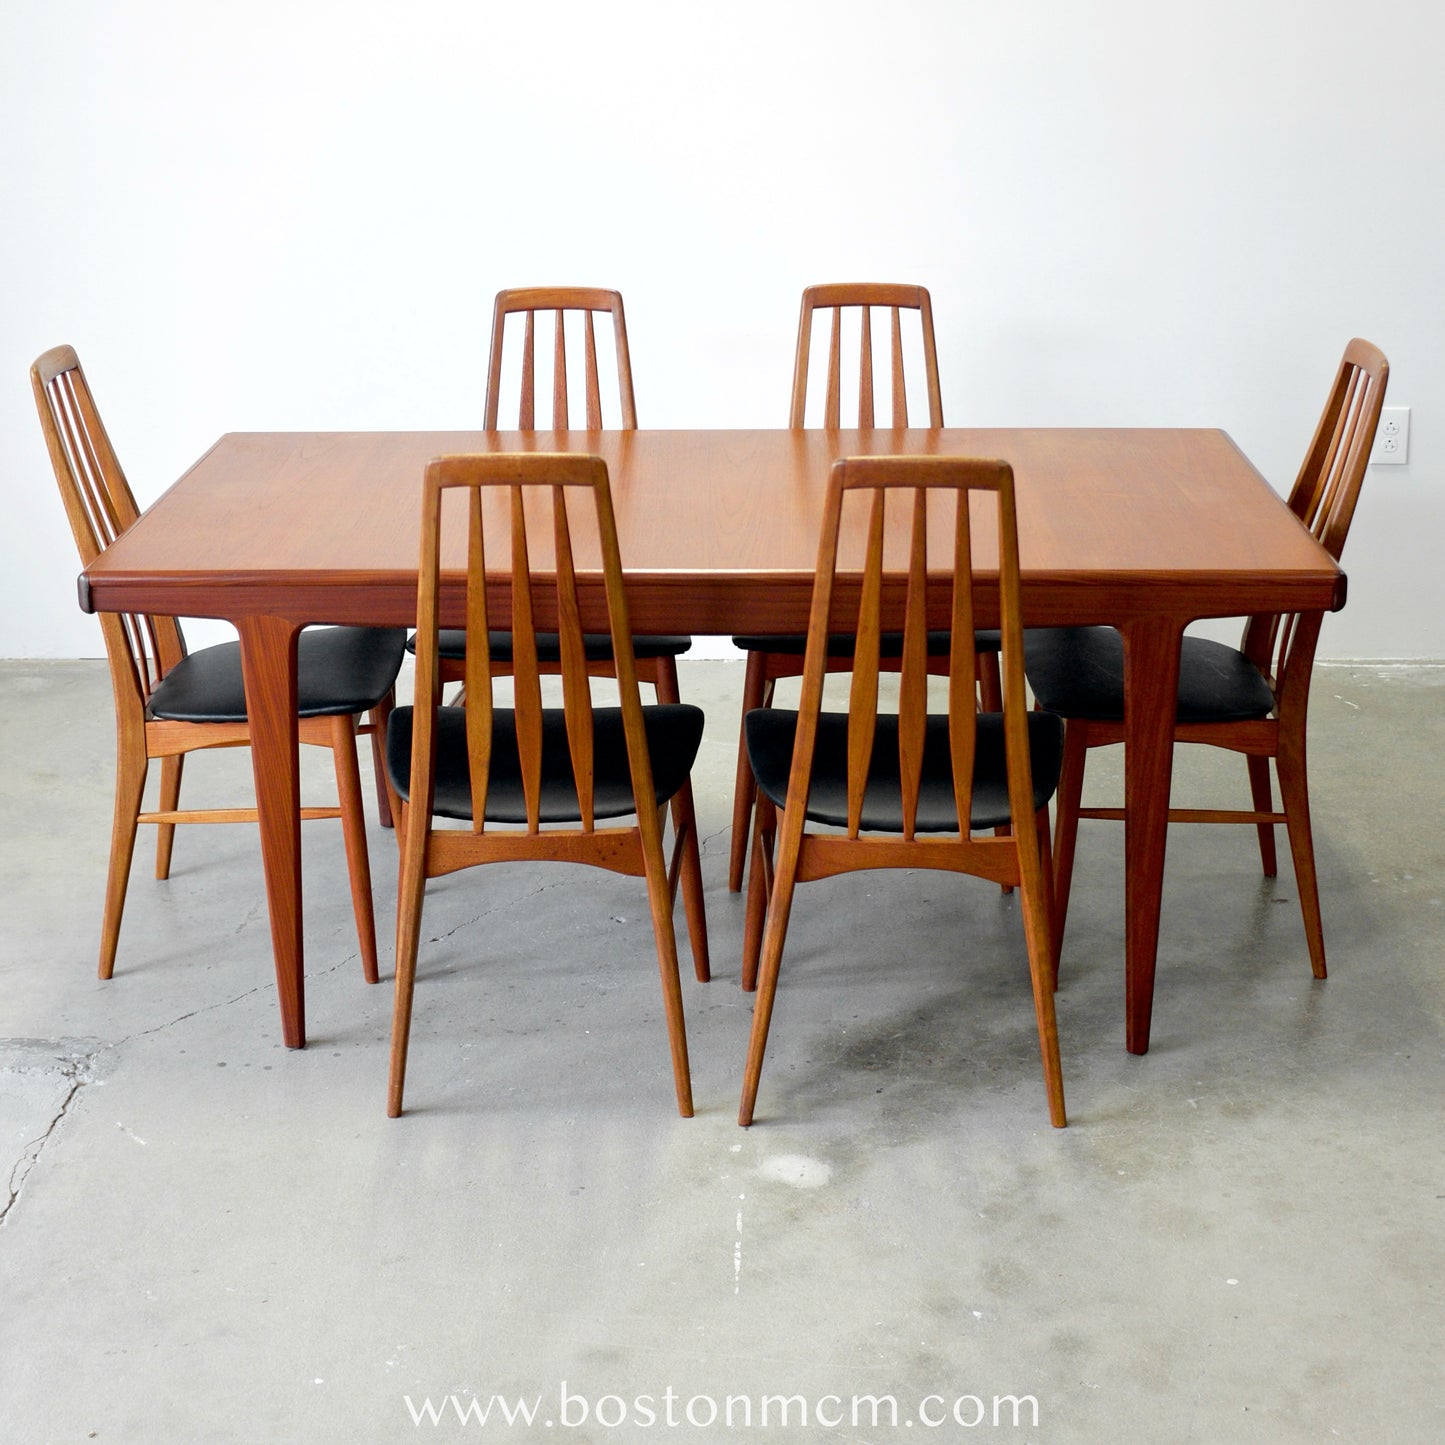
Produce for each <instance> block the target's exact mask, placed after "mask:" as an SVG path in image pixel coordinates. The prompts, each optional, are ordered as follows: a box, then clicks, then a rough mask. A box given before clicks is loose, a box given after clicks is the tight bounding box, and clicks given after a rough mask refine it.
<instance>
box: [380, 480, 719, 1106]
mask: <svg viewBox="0 0 1445 1445" xmlns="http://www.w3.org/2000/svg"><path fill="white" fill-rule="evenodd" d="M448 493H459V494H461V499H464V500H465V502H466V507H465V520H464V521H463V519H462V517H461V516H459V515H458V514H459V513H461V512H463V508H461V507H455V508H447V509H446V510H447V511H448V513H449V514H450V520H449V523H448V529H447V530H448V534H449V535H454V534H455V532H457V531H461V532H463V533H464V534H465V536H466V574H465V575H466V611H465V618H466V630H467V636H468V638H469V640H470V642H471V645H470V646H469V647H468V649H467V655H466V668H465V678H464V681H465V684H466V706H465V707H464V708H459V707H443V706H441V705H440V704H441V666H440V646H439V629H438V626H437V618H438V609H439V596H440V589H439V575H440V568H441V560H440V559H441V545H442V543H441V538H442V530H443V526H442V524H443V499H444V497H445V496H446V495H447V494H448ZM454 500H457V499H456V498H454ZM574 537H575V541H574ZM489 538H492V539H493V540H492V542H491V553H490V557H488V539H489ZM575 557H580V558H581V559H582V560H583V562H584V564H585V565H586V566H587V567H588V568H589V569H591V568H596V569H597V570H599V571H600V573H601V579H602V584H603V589H604V591H605V597H606V604H607V615H608V624H609V636H610V638H611V641H612V659H613V662H614V663H615V676H616V679H617V690H618V697H619V706H617V707H605V708H604V707H597V706H594V705H593V702H592V699H591V692H590V687H591V684H590V681H589V677H590V675H591V673H592V669H591V668H590V666H589V664H588V659H587V648H586V643H585V641H584V637H585V634H584V633H583V632H582V629H581V624H580V622H579V585H578V575H577V571H576V563H575V562H574V558H575ZM508 565H509V566H510V574H511V575H510V583H509V595H510V613H511V620H510V630H509V631H508V632H507V633H506V634H505V636H506V637H507V638H508V644H507V649H506V656H505V657H504V658H503V659H502V662H501V666H498V665H496V663H495V662H494V660H493V656H492V649H491V647H490V646H489V645H487V644H486V643H485V642H484V643H483V645H481V646H478V645H477V642H478V640H479V639H490V638H492V637H495V636H497V632H496V631H495V630H494V629H493V628H492V627H491V626H490V623H489V617H488V603H489V599H488V596H487V587H488V577H487V567H488V566H492V567H497V568H499V569H505V568H506V567H507V566H508ZM419 573H420V579H419V583H418V588H417V632H416V638H417V645H416V655H417V657H416V706H415V708H414V709H413V708H409V707H399V708H397V709H396V710H395V711H394V712H393V713H392V716H391V723H390V727H389V729H388V733H387V766H388V769H389V772H390V776H391V779H392V783H393V786H394V788H395V790H396V792H397V794H398V795H399V797H400V799H401V800H402V801H401V803H400V807H399V818H398V828H399V832H400V837H401V847H402V864H401V886H400V897H399V901H398V905H397V943H396V1010H395V1016H394V1021H393V1025H392V1039H391V1080H390V1087H389V1091H388V1100H387V1112H388V1114H390V1115H391V1116H392V1117H393V1118H394V1117H396V1116H397V1115H398V1114H399V1113H400V1112H401V1106H402V1088H403V1083H404V1080H405V1075H406V1058H407V1041H408V1038H409V1036H410V1031H411V1013H412V994H413V989H414V986H415V979H416V961H417V944H418V939H419V930H420V927H421V912H422V899H423V894H424V891H425V885H426V880H427V879H428V878H435V877H437V876H439V875H441V874H444V873H453V872H456V871H457V870H458V869H462V868H470V867H474V866H477V865H479V864H483V863H494V862H507V861H518V860H545V859H554V860H557V861H559V862H568V863H589V864H592V865H594V866H595V867H598V868H606V869H609V870H611V871H612V872H616V873H623V874H627V875H630V876H632V877H638V876H641V877H644V878H645V879H646V880H647V895H648V902H649V904H650V907H651V911H652V926H653V933H654V935H655V939H656V944H657V959H658V966H659V969H660V971H661V975H662V993H663V1004H664V1010H665V1013H666V1016H667V1027H668V1035H669V1039H670V1042H671V1049H672V1067H673V1080H674V1085H675V1088H676V1093H677V1107H678V1112H679V1113H680V1114H682V1115H683V1116H684V1117H688V1116H690V1115H691V1114H692V1086H691V1083H690V1077H689V1073H688V1062H687V1038H686V1033H685V1029H684V1024H683V1011H682V992H681V986H680V983H679V980H678V967H677V944H676V940H675V937H674V934H673V927H672V907H673V888H674V886H675V880H676V877H677V873H676V866H677V865H676V856H675V854H676V849H674V861H673V866H672V868H671V869H669V867H668V864H667V862H666V860H665V859H664V856H663V849H662V818H663V811H664V809H665V807H666V804H667V801H668V800H669V799H670V798H673V797H675V796H676V795H677V793H678V792H679V791H680V790H681V788H682V787H683V786H684V784H685V783H686V781H687V778H688V773H689V770H690V769H691V767H692V763H693V759H694V758H695V757H696V755H697V749H698V744H699V742H700V741H701V739H702V726H703V714H702V711H701V709H699V708H696V707H692V706H689V705H686V704H681V703H659V704H656V705H654V706H649V707H645V708H644V707H643V706H642V704H641V701H640V698H639V692H638V679H637V665H636V662H635V660H634V658H633V655H632V635H631V629H630V628H629V627H628V614H627V594H626V591H625V589H624V587H623V580H622V568H621V563H620V561H619V559H618V551H617V531H616V526H615V524H614V521H613V513H612V496H611V492H610V490H609V488H608V483H607V466H606V463H605V462H603V461H602V460H601V459H600V458H598V457H589V456H585V455H575V454H568V455H552V454H547V453H526V454H519V453H493V454H489V455H486V456H454V457H441V458H438V459H437V460H435V461H433V462H432V463H431V464H430V465H429V466H428V467H427V470H426V482H425V486H424V488H423V492H422V519H421V559H420V564H419ZM539 625H540V626H542V627H544V628H546V629H548V632H547V633H546V634H542V633H539V632H538V626H539ZM542 635H551V636H553V637H555V638H557V645H558V652H559V655H560V658H561V673H560V676H561V679H562V706H561V707H560V708H558V707H544V706H543V705H542V692H541V677H542V673H543V663H542V659H541V657H540V646H539V642H538V638H539V636H542ZM504 675H505V676H510V677H511V678H512V679H513V702H512V706H511V707H510V708H505V709H504V708H501V707H497V706H495V705H494V703H493V698H492V683H493V680H494V678H497V677H499V676H504ZM628 815H635V821H633V822H631V823H630V824H627V825H624V826H617V827H609V828H600V827H598V826H597V824H598V823H599V822H601V821H603V820H606V819H611V818H623V817H626V816H628ZM437 817H441V818H450V819H461V820H464V821H465V822H467V823H469V824H470V826H469V827H468V828H465V829H458V828H446V827H442V828H437V827H435V826H434V821H433V820H434V818H437ZM498 825H501V826H498ZM508 825H510V826H508Z"/></svg>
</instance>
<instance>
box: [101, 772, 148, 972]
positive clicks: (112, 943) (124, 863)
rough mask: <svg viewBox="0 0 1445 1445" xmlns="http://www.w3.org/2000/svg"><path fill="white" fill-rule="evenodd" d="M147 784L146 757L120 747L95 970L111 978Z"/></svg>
mask: <svg viewBox="0 0 1445 1445" xmlns="http://www.w3.org/2000/svg"><path fill="white" fill-rule="evenodd" d="M145 785H146V757H145V754H144V753H140V752H138V751H137V750H136V749H134V748H121V749H119V750H118V752H117V756H116V764H115V811H114V814H113V816H112V820H111V829H110V866H109V868H108V869H107V871H106V878H105V911H104V913H103V914H102V916H101V921H100V965H99V967H98V968H97V970H96V972H97V974H98V976H99V977H101V978H109V977H110V976H111V974H112V973H114V971H115V950H116V945H117V944H118V943H119V942H120V920H121V915H122V914H123V913H124V912H125V890H126V885H127V884H128V883H129V882H130V865H131V859H132V858H133V857H134V856H135V835H136V829H137V827H138V826H139V825H138V823H137V821H136V820H137V818H138V817H139V816H140V806H141V798H142V796H143V795H144V793H145Z"/></svg>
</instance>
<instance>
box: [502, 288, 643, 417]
mask: <svg viewBox="0 0 1445 1445" xmlns="http://www.w3.org/2000/svg"><path fill="white" fill-rule="evenodd" d="M539 311H541V312H550V313H551V314H552V417H551V422H550V423H544V425H543V430H553V431H566V430H568V428H569V426H570V425H571V423H570V420H569V417H570V412H569V409H568V381H567V328H566V316H567V313H568V312H580V313H581V320H582V366H583V395H584V396H585V398H586V400H585V407H586V417H587V430H588V431H599V430H600V429H601V428H602V426H603V419H602V388H601V381H600V378H599V375H598V364H597V331H596V324H595V320H594V318H595V317H596V316H597V315H599V314H600V313H604V312H605V313H606V314H607V315H608V316H609V317H610V318H611V321H612V339H613V346H614V351H615V354H616V358H617V389H618V393H619V398H620V402H621V426H622V428H623V429H624V430H628V431H630V430H634V429H635V428H636V426H637V405H636V402H635V401H634V399H633V395H632V362H631V359H630V357H629V354H628V350H627V322H626V319H625V317H624V316H623V311H622V297H621V295H620V294H619V293H618V292H616V291H602V290H598V289H596V288H592V287H586V286H534V287H528V288H525V289H523V290H513V291H499V292H498V293H497V302H496V307H495V309H494V310H493V312H492V353H491V361H490V364H489V365H488V368H487V407H486V416H485V420H484V423H483V424H484V425H485V427H486V428H487V430H488V431H493V430H496V429H497V428H498V427H500V426H502V425H503V423H502V422H500V421H499V420H498V418H499V416H500V401H501V390H502V350H503V341H504V339H505V333H506V329H507V318H508V317H509V316H513V315H516V314H517V313H521V315H522V316H523V317H524V318H525V319H524V322H523V327H522V358H521V380H520V397H519V401H518V408H517V428H518V430H520V431H534V430H536V429H537V401H536V373H537V366H536V330H537V327H536V317H537V313H538V312H539ZM574 356H575V353H574Z"/></svg>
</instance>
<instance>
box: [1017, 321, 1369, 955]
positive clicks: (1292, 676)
mask: <svg viewBox="0 0 1445 1445" xmlns="http://www.w3.org/2000/svg"><path fill="white" fill-rule="evenodd" d="M1389 371H1390V368H1389V363H1388V362H1387V361H1386V360H1385V357H1384V354H1383V353H1382V352H1381V351H1380V350H1379V349H1378V348H1377V347H1374V346H1372V345H1371V344H1370V343H1369V342H1367V341H1360V340H1358V339H1356V340H1354V341H1351V342H1350V344H1349V345H1348V346H1347V347H1346V348H1345V354H1344V357H1343V359H1342V360H1341V362H1340V366H1339V370H1338V371H1337V372H1336V375H1335V380H1334V385H1333V386H1332V387H1331V388H1330V394H1329V399H1328V400H1327V402H1326V403H1325V409H1324V412H1323V414H1322V415H1321V417H1320V421H1319V425H1318V426H1317V427H1316V429H1315V434H1314V439H1313V440H1312V441H1311V443H1310V448H1309V451H1308V452H1307V453H1306V455H1305V459H1304V464H1303V465H1302V466H1301V468H1300V472H1299V476H1298V478H1297V479H1296V481H1295V484H1294V488H1293V490H1292V491H1291V492H1290V496H1289V507H1290V510H1291V511H1292V512H1294V514H1295V515H1296V516H1297V517H1298V518H1299V520H1300V524H1301V525H1302V526H1304V527H1307V528H1308V529H1309V530H1310V532H1311V533H1313V535H1314V536H1315V538H1316V540H1317V541H1318V542H1319V543H1320V545H1321V546H1323V547H1324V548H1325V550H1326V551H1327V552H1328V553H1329V554H1330V556H1332V557H1333V558H1335V559H1336V561H1338V560H1339V557H1340V554H1341V552H1342V551H1343V550H1344V545H1345V537H1346V534H1347V533H1348V531H1349V526H1350V519H1351V518H1352V517H1353V516H1354V512H1355V504H1356V502H1357V501H1358V500H1359V495H1360V486H1361V483H1362V482H1363V481H1364V477H1365V468H1366V467H1367V466H1368V465H1369V460H1370V448H1371V447H1372V446H1373V445H1374V440H1375V428H1376V426H1377V425H1378V424H1379V420H1380V408H1381V407H1382V406H1383V405H1384V400H1385V386H1386V383H1387V381H1388V379H1389ZM1323 620H1324V616H1323V614H1322V613H1319V612H1313V613H1301V614H1298V615H1293V616H1282V615H1279V614H1267V615H1264V616H1258V617H1250V618H1248V619H1247V620H1246V622H1245V625H1244V636H1243V639H1242V640H1241V643H1240V645H1239V647H1238V648H1233V647H1229V646H1226V645H1225V644H1223V643H1220V642H1214V641H1211V640H1210V639H1208V638H1203V637H1185V638H1184V639H1183V644H1182V648H1181V652H1180V659H1179V699H1178V704H1177V711H1176V719H1177V720H1176V723H1175V727H1174V741H1175V742H1176V743H1204V744H1208V745H1209V746H1212V747H1217V748H1225V749H1228V750H1229V751H1231V752H1237V753H1242V754H1243V755H1244V759H1245V764H1246V767H1247V770H1248V774H1249V786H1250V796H1251V800H1252V803H1253V807H1252V808H1250V809H1247V810H1244V809H1219V808H1207V809H1196V808H1171V809H1170V810H1169V821H1170V822H1171V823H1253V824H1254V825H1255V826H1256V828H1257V830H1258V835H1259V851H1260V860H1261V862H1262V864H1263V867H1264V872H1265V875H1266V876H1267V877H1270V878H1272V877H1274V876H1275V872H1276V856H1275V833H1274V830H1275V826H1276V825H1277V824H1279V823H1283V824H1284V825H1285V827H1286V829H1287V830H1288V835H1289V844H1290V852H1291V854H1292V856H1293V859H1294V869H1295V879H1296V883H1297V886H1298V888H1299V899H1300V910H1301V912H1302V913H1303V915H1304V928H1305V938H1306V941H1307V943H1308V947H1309V955H1310V965H1311V967H1312V969H1313V971H1314V976H1315V977H1316V978H1324V977H1325V943H1324V929H1323V925H1322V924H1321V921H1320V899H1319V884H1318V882H1317V880H1316V875H1315V857H1314V842H1313V834H1312V832H1311V828H1310V809H1309V789H1308V780H1307V776H1306V767H1305V734H1306V728H1305V722H1306V714H1307V710H1308V707H1309V690H1310V674H1311V671H1312V669H1313V666H1314V656H1315V646H1316V643H1317V642H1318V639H1319V634H1320V625H1321V623H1322V622H1323ZM1026 654H1027V667H1028V679H1029V683H1030V685H1031V686H1032V688H1033V690H1034V695H1035V697H1036V698H1037V700H1038V703H1039V706H1040V707H1043V708H1047V709H1048V710H1049V711H1050V712H1052V713H1055V714H1057V715H1058V716H1059V717H1062V718H1064V719H1065V720H1066V727H1065V732H1064V761H1063V771H1062V776H1061V779H1060V783H1059V795H1058V803H1057V809H1056V811H1057V817H1056V820H1055V832H1054V850H1053V852H1054V900H1055V910H1056V922H1055V929H1054V969H1055V973H1056V974H1057V970H1058V953H1059V948H1060V944H1061V940H1062V935H1063V929H1064V922H1065V919H1066V917H1067V913H1068V903H1069V890H1070V886H1071V884H1072V881H1073V867H1074V849H1075V845H1076V843H1077V839H1078V825H1079V819H1080V818H1105V819H1113V820H1122V819H1123V818H1124V816H1125V812H1124V809H1122V808H1083V807H1081V806H1080V799H1081V798H1082V796H1083V785H1084V766H1085V760H1086V758H1087V755H1088V751H1089V749H1090V748H1096V747H1103V746H1105V745H1107V744H1109V743H1117V742H1121V741H1122V740H1123V736H1124V651H1123V643H1122V640H1121V638H1120V636H1119V634H1118V633H1117V632H1116V631H1115V630H1114V629H1113V628H1111V627H1068V628H1039V629H1030V631H1029V633H1028V634H1027V639H1026ZM1271 758H1273V759H1274V763H1275V770H1276V772H1277V773H1278V774H1279V789H1280V795H1281V801H1282V803H1283V808H1282V809H1276V808H1275V806H1274V801H1273V792H1272V788H1271V783H1270V775H1269V760H1270V759H1271Z"/></svg>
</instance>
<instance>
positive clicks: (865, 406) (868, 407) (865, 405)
mask: <svg viewBox="0 0 1445 1445" xmlns="http://www.w3.org/2000/svg"><path fill="white" fill-rule="evenodd" d="M834 315H837V312H834ZM862 328H863V330H862V337H861V339H860V341H859V343H858V425H859V426H860V427H871V426H872V425H873V308H872V307H871V306H865V307H864V308H863V316H862Z"/></svg>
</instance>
